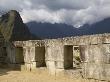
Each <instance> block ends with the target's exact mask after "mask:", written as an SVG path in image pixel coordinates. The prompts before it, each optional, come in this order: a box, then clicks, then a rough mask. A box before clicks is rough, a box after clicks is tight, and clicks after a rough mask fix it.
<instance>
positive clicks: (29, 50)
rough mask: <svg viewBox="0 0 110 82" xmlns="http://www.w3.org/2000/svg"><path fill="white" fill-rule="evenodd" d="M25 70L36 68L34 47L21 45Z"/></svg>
mask: <svg viewBox="0 0 110 82" xmlns="http://www.w3.org/2000/svg"><path fill="white" fill-rule="evenodd" d="M23 54H24V63H25V67H24V69H25V70H30V71H31V70H33V69H35V68H36V62H35V47H23Z"/></svg>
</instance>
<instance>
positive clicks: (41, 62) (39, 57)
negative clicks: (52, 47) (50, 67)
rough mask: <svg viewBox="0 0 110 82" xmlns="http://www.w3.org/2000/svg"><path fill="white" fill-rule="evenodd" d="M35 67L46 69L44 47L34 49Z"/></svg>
mask: <svg viewBox="0 0 110 82" xmlns="http://www.w3.org/2000/svg"><path fill="white" fill-rule="evenodd" d="M35 60H36V67H46V62H45V47H35Z"/></svg>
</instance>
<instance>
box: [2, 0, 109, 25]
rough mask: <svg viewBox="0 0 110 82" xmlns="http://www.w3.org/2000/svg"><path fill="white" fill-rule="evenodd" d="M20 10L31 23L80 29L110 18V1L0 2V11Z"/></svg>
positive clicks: (30, 0)
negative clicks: (52, 24) (67, 25)
mask: <svg viewBox="0 0 110 82" xmlns="http://www.w3.org/2000/svg"><path fill="white" fill-rule="evenodd" d="M11 9H15V10H18V11H19V12H20V14H21V16H22V18H23V21H24V22H25V23H27V22H30V21H37V22H49V23H66V24H69V25H73V26H75V27H79V26H81V25H83V24H86V23H88V24H93V23H95V22H98V21H101V20H103V19H105V18H108V17H110V0H0V11H8V10H11Z"/></svg>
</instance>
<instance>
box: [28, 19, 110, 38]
mask: <svg viewBox="0 0 110 82" xmlns="http://www.w3.org/2000/svg"><path fill="white" fill-rule="evenodd" d="M27 26H28V28H29V30H30V32H31V33H33V34H35V35H38V36H39V37H41V38H62V37H68V36H82V35H93V34H102V33H110V18H107V19H104V20H102V21H100V22H96V23H94V24H92V25H89V24H85V25H83V26H82V27H80V28H75V27H73V26H70V25H66V24H57V23H55V24H50V23H37V22H34V21H33V22H29V23H27Z"/></svg>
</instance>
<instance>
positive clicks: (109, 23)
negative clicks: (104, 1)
mask: <svg viewBox="0 0 110 82" xmlns="http://www.w3.org/2000/svg"><path fill="white" fill-rule="evenodd" d="M78 30H79V31H80V32H81V35H91V34H102V33H110V18H107V19H104V20H102V21H100V22H96V23H94V24H92V25H88V24H85V25H84V26H82V27H81V28H79V29H78Z"/></svg>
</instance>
